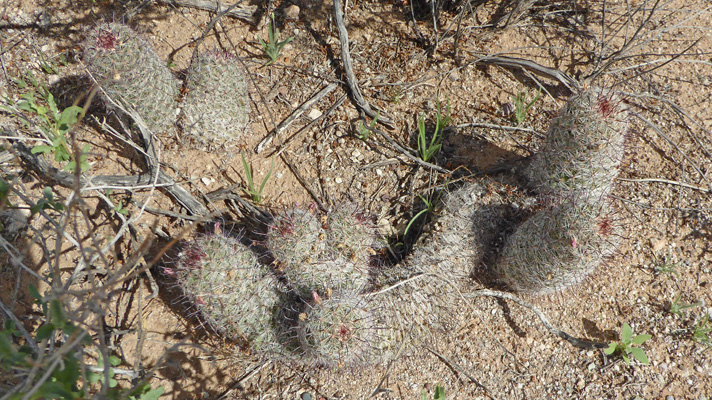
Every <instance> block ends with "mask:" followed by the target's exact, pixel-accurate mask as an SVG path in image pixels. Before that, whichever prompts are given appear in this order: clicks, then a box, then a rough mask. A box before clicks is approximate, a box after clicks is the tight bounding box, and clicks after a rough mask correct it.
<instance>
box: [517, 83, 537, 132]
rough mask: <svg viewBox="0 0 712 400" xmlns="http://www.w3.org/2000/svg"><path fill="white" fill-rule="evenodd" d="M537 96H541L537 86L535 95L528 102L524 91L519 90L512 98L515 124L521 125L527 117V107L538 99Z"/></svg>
mask: <svg viewBox="0 0 712 400" xmlns="http://www.w3.org/2000/svg"><path fill="white" fill-rule="evenodd" d="M539 97H541V88H539V91H538V92H537V94H536V96H535V97H534V99H533V100H532V101H530V102H529V103H527V94H526V93H525V92H519V94H518V95H517V97H516V98H515V99H514V120H515V121H516V122H517V125H521V124H522V122H524V120H525V119H527V113H528V112H529V109H530V108H531V107H532V106H533V105H534V103H536V101H537V100H539Z"/></svg>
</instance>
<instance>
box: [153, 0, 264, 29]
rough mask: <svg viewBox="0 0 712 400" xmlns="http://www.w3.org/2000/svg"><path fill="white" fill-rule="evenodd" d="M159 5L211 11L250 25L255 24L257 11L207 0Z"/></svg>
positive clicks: (165, 0)
mask: <svg viewBox="0 0 712 400" xmlns="http://www.w3.org/2000/svg"><path fill="white" fill-rule="evenodd" d="M160 2H161V3H164V4H168V5H172V6H175V7H190V8H197V9H199V10H204V11H211V12H214V13H217V14H222V13H224V14H225V15H229V16H231V17H235V18H239V19H241V20H244V21H247V22H249V23H251V24H254V23H255V19H254V16H253V15H254V14H255V11H257V6H246V5H242V4H240V5H239V6H238V5H232V6H225V5H222V4H220V2H219V1H207V0H160Z"/></svg>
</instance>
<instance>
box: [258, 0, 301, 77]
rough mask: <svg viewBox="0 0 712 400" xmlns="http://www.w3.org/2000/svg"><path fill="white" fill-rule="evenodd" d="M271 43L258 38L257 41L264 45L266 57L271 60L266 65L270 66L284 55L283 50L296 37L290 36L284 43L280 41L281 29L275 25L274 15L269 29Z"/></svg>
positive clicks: (271, 16)
mask: <svg viewBox="0 0 712 400" xmlns="http://www.w3.org/2000/svg"><path fill="white" fill-rule="evenodd" d="M267 35H268V40H269V42H265V41H264V40H262V38H261V37H259V36H258V37H257V40H258V41H259V42H260V45H262V50H264V52H265V55H266V56H267V57H268V58H269V62H268V63H267V64H265V65H270V64H272V63H274V62H275V61H277V59H278V58H279V56H280V54H281V53H282V48H284V46H286V45H287V43H289V42H291V41H292V40H294V36H290V37H288V38H287V39H285V40H283V41H281V42H280V41H279V29H278V28H277V25H276V24H275V23H274V13H273V14H271V15H270V23H269V29H268V30H267Z"/></svg>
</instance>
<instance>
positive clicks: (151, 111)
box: [84, 23, 180, 133]
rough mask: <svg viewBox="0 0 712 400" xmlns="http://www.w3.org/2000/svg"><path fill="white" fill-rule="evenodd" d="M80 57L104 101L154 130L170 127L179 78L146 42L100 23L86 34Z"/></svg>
mask: <svg viewBox="0 0 712 400" xmlns="http://www.w3.org/2000/svg"><path fill="white" fill-rule="evenodd" d="M84 61H85V63H86V66H87V69H88V70H89V73H90V74H91V75H92V77H93V78H94V79H95V80H96V82H97V83H98V84H99V86H100V87H101V89H102V92H101V95H102V96H103V97H104V100H105V102H106V103H107V104H108V105H111V104H113V103H112V101H113V102H116V103H117V104H119V105H120V106H121V107H123V108H124V109H125V110H127V111H128V112H135V114H136V115H138V116H139V117H140V118H141V119H142V120H143V122H145V123H146V126H147V127H148V128H149V129H151V130H152V131H153V132H154V133H162V132H163V131H166V130H168V129H170V128H171V127H173V125H174V124H175V121H176V110H177V104H176V98H177V97H178V94H179V90H180V83H179V81H178V80H177V79H176V78H175V77H174V76H173V74H172V73H171V71H170V70H169V69H168V67H167V66H166V63H165V62H163V61H162V60H161V58H160V57H159V56H158V54H156V52H155V51H154V50H153V48H152V47H151V45H150V43H148V41H146V40H145V39H143V38H142V37H141V36H139V35H138V34H137V33H136V32H134V31H133V30H132V29H131V28H129V27H128V26H126V25H122V24H119V23H101V24H99V25H98V26H96V27H95V28H94V29H93V30H91V31H89V33H88V34H87V38H86V42H85V44H84Z"/></svg>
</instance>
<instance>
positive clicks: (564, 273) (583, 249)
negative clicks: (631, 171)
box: [497, 197, 618, 294]
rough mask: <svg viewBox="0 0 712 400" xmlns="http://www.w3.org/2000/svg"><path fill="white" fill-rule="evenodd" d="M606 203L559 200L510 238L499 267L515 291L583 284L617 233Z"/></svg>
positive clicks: (607, 253) (613, 245)
mask: <svg viewBox="0 0 712 400" xmlns="http://www.w3.org/2000/svg"><path fill="white" fill-rule="evenodd" d="M614 229H615V227H614V221H613V216H612V212H611V209H610V208H609V207H608V205H607V203H606V202H604V201H589V200H587V199H581V198H575V197H574V198H563V199H561V198H558V199H554V200H552V204H548V205H545V206H544V208H543V209H541V210H539V211H537V212H536V213H535V214H534V215H533V216H532V217H531V218H529V219H528V220H526V221H525V222H524V223H522V224H521V225H520V226H519V227H518V228H517V230H516V231H515V232H514V233H513V234H512V236H510V237H509V238H508V239H507V243H506V245H505V247H504V249H503V251H502V254H501V256H500V260H499V262H498V264H497V270H498V272H499V275H500V276H501V278H502V279H503V280H504V281H505V282H506V283H507V284H508V285H509V286H510V287H511V288H512V289H514V290H516V291H520V292H525V293H532V294H547V293H552V292H555V291H558V290H562V289H564V288H567V287H569V286H572V285H575V284H578V283H580V282H581V281H582V280H583V279H585V278H586V277H587V276H588V275H589V274H590V273H591V272H593V270H594V269H595V268H596V266H598V265H599V264H600V263H601V261H602V260H603V259H604V258H606V257H608V256H610V255H611V254H613V252H614V250H615V248H616V245H617V242H618V241H617V238H618V235H616V234H615V232H614Z"/></svg>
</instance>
